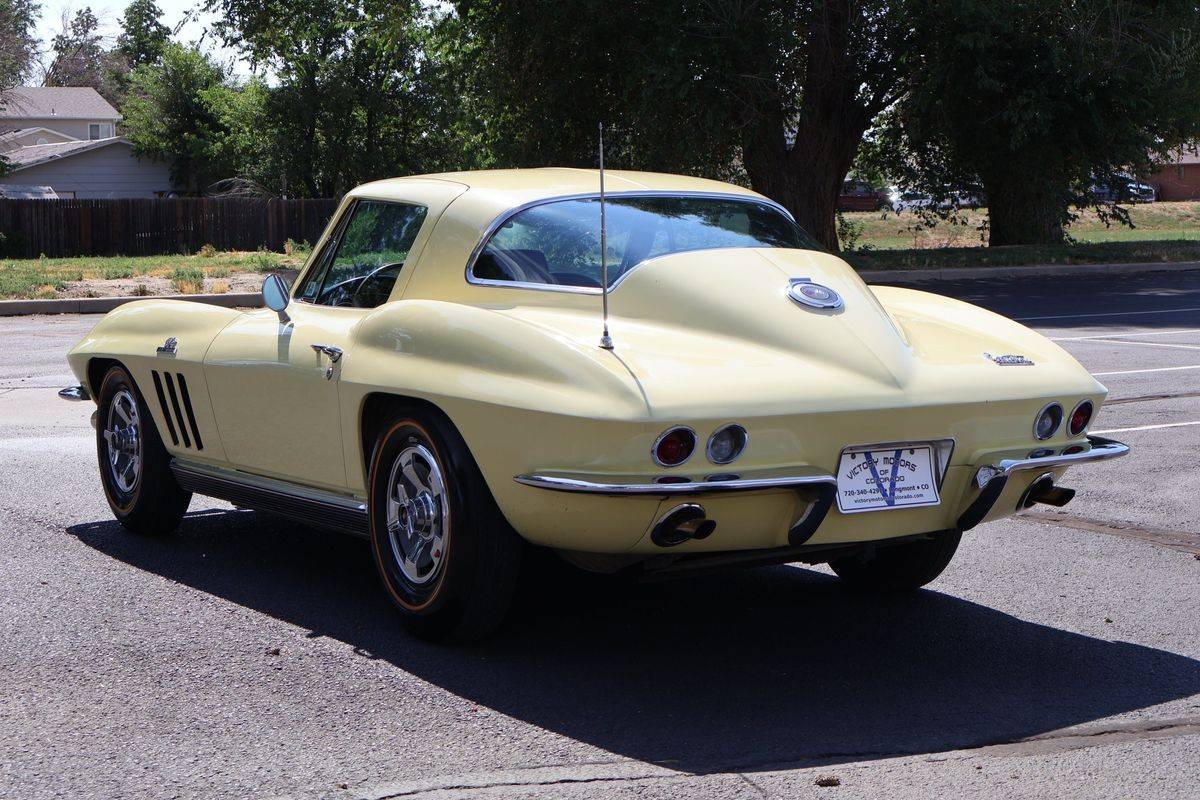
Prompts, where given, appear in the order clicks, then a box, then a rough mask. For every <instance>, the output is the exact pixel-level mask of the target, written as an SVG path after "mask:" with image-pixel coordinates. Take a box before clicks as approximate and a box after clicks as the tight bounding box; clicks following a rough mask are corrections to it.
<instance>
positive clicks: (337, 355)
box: [312, 344, 342, 364]
mask: <svg viewBox="0 0 1200 800" xmlns="http://www.w3.org/2000/svg"><path fill="white" fill-rule="evenodd" d="M312 349H313V350H316V351H317V352H318V353H324V354H325V355H327V356H329V360H330V361H332V362H333V363H334V364H336V363H337V362H338V361H340V360H341V359H342V348H340V347H334V346H333V345H331V344H314V345H312Z"/></svg>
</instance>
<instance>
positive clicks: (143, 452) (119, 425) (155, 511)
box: [96, 366, 192, 535]
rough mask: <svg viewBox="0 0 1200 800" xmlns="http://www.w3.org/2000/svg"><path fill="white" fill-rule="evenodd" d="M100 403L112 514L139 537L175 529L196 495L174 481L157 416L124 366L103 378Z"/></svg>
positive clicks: (100, 455)
mask: <svg viewBox="0 0 1200 800" xmlns="http://www.w3.org/2000/svg"><path fill="white" fill-rule="evenodd" d="M96 405H97V407H98V409H99V411H98V413H97V414H96V456H97V459H98V462H99V466H100V483H101V485H102V486H103V487H104V497H105V499H107V500H108V506H109V508H111V509H112V512H113V516H115V517H116V518H117V521H118V522H120V523H121V525H123V526H124V527H125V529H126V530H128V531H130V532H132V533H136V534H141V535H160V534H165V533H170V532H171V531H173V530H175V529H176V528H178V527H179V522H180V520H182V519H183V515H184V513H186V512H187V508H188V504H189V503H190V502H191V500H192V493H191V492H187V491H184V490H183V489H181V488H180V487H179V484H178V483H176V482H175V476H174V475H172V474H171V466H170V464H171V456H170V454H168V453H167V449H166V447H165V446H164V445H163V443H162V439H161V438H160V437H159V435H158V428H157V427H156V426H155V425H154V417H153V416H151V414H150V409H149V408H147V406H146V401H145V400H144V399H143V398H142V394H141V392H139V391H138V389H137V385H136V384H135V383H134V382H133V378H132V377H131V376H130V375H129V373H128V372H127V371H126V370H125V368H124V367H121V366H114V367H112V368H110V369H109V370H108V372H106V373H105V374H104V378H103V379H102V380H101V381H100V391H99V393H98V396H97V402H96ZM106 433H107V434H108V435H107V436H106Z"/></svg>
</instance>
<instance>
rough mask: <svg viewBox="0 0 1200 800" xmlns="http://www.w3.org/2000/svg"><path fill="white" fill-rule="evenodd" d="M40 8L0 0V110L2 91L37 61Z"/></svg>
mask: <svg viewBox="0 0 1200 800" xmlns="http://www.w3.org/2000/svg"><path fill="white" fill-rule="evenodd" d="M39 10H40V7H39V6H38V5H37V4H36V3H34V2H31V0H0V109H3V108H4V94H5V92H6V91H8V90H9V89H12V88H13V87H14V86H20V85H21V83H22V82H24V81H25V80H26V79H27V78H28V77H29V75H30V74H31V73H32V72H33V67H34V64H35V63H36V62H37V55H38V46H37V36H36V34H35V30H36V26H37V17H38V12H39ZM8 171H9V165H8V162H7V161H5V159H4V156H3V155H0V175H4V174H6V173H7V172H8ZM0 237H2V234H0Z"/></svg>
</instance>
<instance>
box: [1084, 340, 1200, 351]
mask: <svg viewBox="0 0 1200 800" xmlns="http://www.w3.org/2000/svg"><path fill="white" fill-rule="evenodd" d="M1104 343H1105V344H1134V345H1140V346H1141V347H1172V348H1174V349H1176V350H1200V344H1171V343H1169V342H1127V341H1125V340H1123V339H1105V340H1104Z"/></svg>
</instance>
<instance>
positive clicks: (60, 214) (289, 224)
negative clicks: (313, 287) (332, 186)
mask: <svg viewBox="0 0 1200 800" xmlns="http://www.w3.org/2000/svg"><path fill="white" fill-rule="evenodd" d="M336 207H337V201H336V200H247V199H241V198H239V199H226V198H208V197H203V198H178V199H164V200H150V199H147V200H0V234H2V235H3V239H2V240H0V255H4V256H7V257H9V258H37V257H38V256H39V255H46V256H48V257H52V258H60V257H66V256H115V255H124V256H151V255H162V254H166V253H195V252H196V251H198V250H199V249H200V248H201V247H203V246H204V245H206V244H209V245H212V246H213V247H215V248H217V249H218V250H258V249H259V248H266V249H268V250H282V249H283V245H284V242H286V241H287V240H288V239H292V240H294V241H297V242H305V241H306V242H309V243H310V244H312V243H315V242H316V241H317V239H318V238H319V237H320V235H321V231H322V230H324V228H325V223H327V222H328V221H329V217H330V216H332V214H333V211H334V209H335V208H336Z"/></svg>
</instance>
